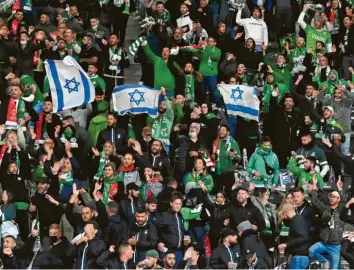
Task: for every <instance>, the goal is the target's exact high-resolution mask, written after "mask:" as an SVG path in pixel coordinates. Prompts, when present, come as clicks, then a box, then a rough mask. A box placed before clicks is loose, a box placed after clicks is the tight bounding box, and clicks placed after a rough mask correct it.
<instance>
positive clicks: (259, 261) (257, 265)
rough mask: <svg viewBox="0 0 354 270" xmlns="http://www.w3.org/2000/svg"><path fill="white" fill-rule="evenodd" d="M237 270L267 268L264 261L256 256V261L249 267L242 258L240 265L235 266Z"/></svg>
mask: <svg viewBox="0 0 354 270" xmlns="http://www.w3.org/2000/svg"><path fill="white" fill-rule="evenodd" d="M237 269H252V270H256V269H269V266H268V264H267V262H266V261H265V260H263V259H262V258H258V256H257V260H256V261H255V262H253V263H252V265H249V264H248V263H247V260H246V259H244V258H243V259H242V260H241V263H240V264H239V265H238V266H237Z"/></svg>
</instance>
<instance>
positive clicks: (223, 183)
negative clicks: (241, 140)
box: [212, 125, 241, 195]
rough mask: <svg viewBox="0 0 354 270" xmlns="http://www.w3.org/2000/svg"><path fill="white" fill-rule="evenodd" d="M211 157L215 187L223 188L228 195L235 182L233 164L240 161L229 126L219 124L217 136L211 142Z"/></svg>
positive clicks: (237, 147)
mask: <svg viewBox="0 0 354 270" xmlns="http://www.w3.org/2000/svg"><path fill="white" fill-rule="evenodd" d="M212 157H213V159H214V160H215V173H216V176H215V181H214V185H215V189H216V191H222V190H225V192H227V194H228V195H230V192H231V187H232V186H233V184H234V183H235V175H234V171H235V166H236V163H237V162H240V161H241V154H240V148H239V146H238V143H237V142H236V141H235V140H234V139H233V138H232V137H231V136H230V128H229V127H228V126H227V125H220V127H219V137H217V138H216V140H215V141H214V142H213V155H212Z"/></svg>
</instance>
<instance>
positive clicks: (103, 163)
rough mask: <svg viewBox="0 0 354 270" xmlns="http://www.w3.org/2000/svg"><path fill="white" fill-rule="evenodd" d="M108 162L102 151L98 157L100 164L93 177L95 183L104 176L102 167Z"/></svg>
mask: <svg viewBox="0 0 354 270" xmlns="http://www.w3.org/2000/svg"><path fill="white" fill-rule="evenodd" d="M108 162H109V158H108V157H106V154H105V153H104V151H102V153H101V156H100V163H99V165H98V171H97V173H96V175H95V176H94V177H93V179H94V180H95V181H98V180H100V178H101V177H103V175H104V166H105V165H106V164H107V163H108Z"/></svg>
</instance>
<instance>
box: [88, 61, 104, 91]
mask: <svg viewBox="0 0 354 270" xmlns="http://www.w3.org/2000/svg"><path fill="white" fill-rule="evenodd" d="M87 71H88V72H87V75H88V76H89V77H90V80H91V82H92V84H93V86H94V87H95V89H99V90H100V92H103V94H104V92H105V91H106V82H105V80H103V78H102V77H100V76H98V75H97V66H96V65H94V64H90V65H89V66H88V70H87Z"/></svg>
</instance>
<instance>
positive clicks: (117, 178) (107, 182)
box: [103, 172, 125, 205]
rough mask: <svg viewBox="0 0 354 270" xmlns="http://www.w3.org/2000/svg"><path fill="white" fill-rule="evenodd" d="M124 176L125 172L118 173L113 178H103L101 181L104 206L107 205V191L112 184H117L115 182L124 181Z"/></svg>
mask: <svg viewBox="0 0 354 270" xmlns="http://www.w3.org/2000/svg"><path fill="white" fill-rule="evenodd" d="M124 176H125V172H119V173H118V174H117V175H116V176H115V177H113V178H109V179H107V178H105V179H104V180H103V203H104V205H107V204H108V196H109V189H110V187H111V185H112V184H114V183H117V182H123V181H124Z"/></svg>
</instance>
